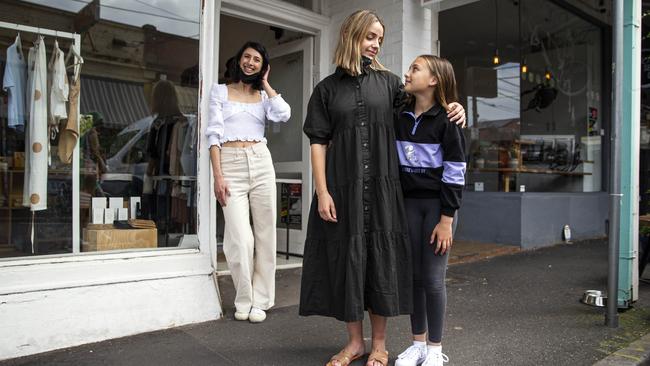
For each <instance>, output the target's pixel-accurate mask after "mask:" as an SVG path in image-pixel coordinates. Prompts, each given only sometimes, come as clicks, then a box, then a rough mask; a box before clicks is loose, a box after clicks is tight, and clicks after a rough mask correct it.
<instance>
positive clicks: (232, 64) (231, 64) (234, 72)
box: [225, 41, 269, 90]
mask: <svg viewBox="0 0 650 366" xmlns="http://www.w3.org/2000/svg"><path fill="white" fill-rule="evenodd" d="M247 48H252V49H254V50H255V51H257V52H259V53H260V55H262V69H261V70H260V73H259V77H258V78H257V80H256V81H255V82H254V83H253V84H252V86H253V88H254V89H257V90H262V76H264V73H265V72H266V70H268V68H269V53H268V52H267V51H266V47H264V45H262V44H261V43H258V42H253V41H248V42H246V43H244V45H243V46H242V47H241V48H240V49H239V51H238V52H237V54H235V56H234V57H232V58H230V59H229V60H228V65H226V72H225V76H226V77H227V78H228V79H230V81H231V82H233V83H237V82H239V81H240V80H241V75H242V73H243V71H242V70H241V68H240V67H239V62H240V61H241V57H242V55H243V54H244V51H246V49H247Z"/></svg>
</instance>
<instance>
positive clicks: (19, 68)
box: [2, 34, 27, 129]
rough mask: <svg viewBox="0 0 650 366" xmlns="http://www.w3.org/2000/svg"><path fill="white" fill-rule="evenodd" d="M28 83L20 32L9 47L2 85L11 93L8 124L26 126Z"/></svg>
mask: <svg viewBox="0 0 650 366" xmlns="http://www.w3.org/2000/svg"><path fill="white" fill-rule="evenodd" d="M26 83H27V62H25V56H24V55H23V48H22V45H21V40H20V34H18V35H17V36H16V41H15V42H14V43H13V44H12V45H11V46H9V48H7V64H6V65H5V72H4V78H3V81H2V87H3V88H4V90H5V91H6V92H7V93H8V94H9V98H8V99H9V103H8V119H9V122H8V126H9V127H13V128H20V129H22V128H24V126H25V121H26V119H27V116H26V113H27V112H26V110H25V88H26V86H27V85H26Z"/></svg>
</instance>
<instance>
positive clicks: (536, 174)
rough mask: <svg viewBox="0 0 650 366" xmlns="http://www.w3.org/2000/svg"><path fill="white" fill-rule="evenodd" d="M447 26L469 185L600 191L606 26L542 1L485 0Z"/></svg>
mask: <svg viewBox="0 0 650 366" xmlns="http://www.w3.org/2000/svg"><path fill="white" fill-rule="evenodd" d="M495 4H496V6H495ZM542 7H544V8H545V9H547V10H546V11H545V12H539V11H537V10H538V9H540V8H542ZM490 13H493V14H494V15H495V16H494V17H493V18H492V19H494V22H487V21H480V19H484V17H483V15H484V14H490ZM459 18H463V19H467V20H468V22H467V24H470V26H468V27H464V28H463V29H458V27H457V26H456V23H455V19H459ZM439 20H440V28H439V32H440V38H441V45H442V47H441V50H442V53H441V56H443V57H446V58H448V59H449V60H450V61H452V63H453V64H454V66H455V68H456V74H457V79H458V81H459V87H460V93H461V95H462V97H461V101H463V102H466V105H467V112H468V124H469V128H468V129H467V136H466V138H467V142H468V144H467V145H468V150H469V151H468V152H467V153H468V158H469V165H468V174H467V182H468V184H467V185H466V187H467V189H470V190H476V191H501V192H515V191H518V192H522V191H524V192H597V191H600V190H601V189H602V184H601V183H602V179H603V178H602V175H601V170H602V164H603V163H602V148H601V143H602V136H601V130H602V129H603V126H602V114H603V111H602V102H601V94H602V87H603V85H602V50H601V37H602V36H601V29H600V28H599V27H598V26H596V25H593V24H591V23H589V22H588V21H586V20H584V19H582V18H580V16H579V15H576V14H574V13H572V12H570V11H568V10H566V9H564V8H562V7H559V6H557V5H555V4H552V3H548V2H543V1H541V0H531V1H525V2H523V1H520V2H511V1H505V0H498V1H496V3H495V2H494V1H486V0H483V1H478V2H474V3H472V4H468V5H465V6H460V7H457V8H454V9H451V10H447V11H443V12H441V13H440V16H439ZM474 20H475V21H474Z"/></svg>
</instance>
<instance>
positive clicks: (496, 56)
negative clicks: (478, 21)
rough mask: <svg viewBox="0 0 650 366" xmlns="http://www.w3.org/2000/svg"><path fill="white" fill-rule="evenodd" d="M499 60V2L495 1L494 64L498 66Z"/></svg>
mask: <svg viewBox="0 0 650 366" xmlns="http://www.w3.org/2000/svg"><path fill="white" fill-rule="evenodd" d="M500 62H501V60H500V59H499V0H494V57H492V63H493V64H495V65H498V64H499V63H500Z"/></svg>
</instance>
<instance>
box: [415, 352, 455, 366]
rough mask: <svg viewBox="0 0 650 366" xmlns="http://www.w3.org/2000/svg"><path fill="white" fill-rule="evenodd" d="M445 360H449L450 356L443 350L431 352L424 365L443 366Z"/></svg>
mask: <svg viewBox="0 0 650 366" xmlns="http://www.w3.org/2000/svg"><path fill="white" fill-rule="evenodd" d="M443 362H449V357H447V355H446V354H444V353H442V352H429V353H428V354H427V359H426V360H424V363H423V364H422V366H442V363H443Z"/></svg>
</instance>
